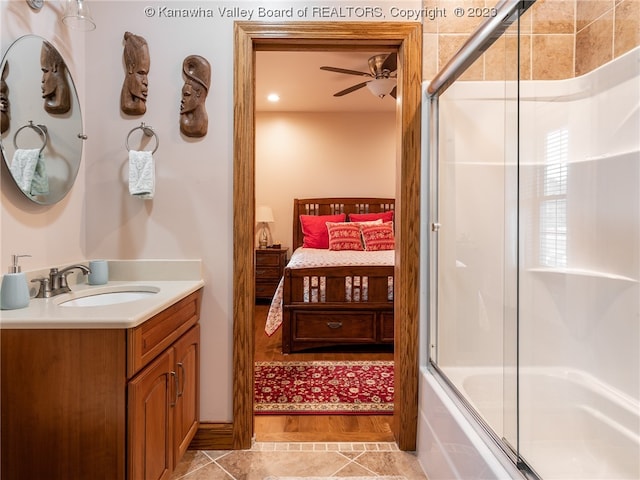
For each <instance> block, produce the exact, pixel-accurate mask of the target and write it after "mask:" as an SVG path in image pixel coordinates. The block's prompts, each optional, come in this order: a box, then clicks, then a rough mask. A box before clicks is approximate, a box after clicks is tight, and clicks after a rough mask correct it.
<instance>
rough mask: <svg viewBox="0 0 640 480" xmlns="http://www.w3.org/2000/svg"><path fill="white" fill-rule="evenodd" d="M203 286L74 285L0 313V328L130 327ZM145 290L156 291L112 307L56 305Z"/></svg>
mask: <svg viewBox="0 0 640 480" xmlns="http://www.w3.org/2000/svg"><path fill="white" fill-rule="evenodd" d="M203 286H204V282H203V281H202V280H180V281H170V280H161V281H156V280H148V281H114V282H111V281H110V282H109V283H107V284H106V285H100V286H91V285H74V286H73V287H72V292H71V293H65V294H62V295H58V296H55V297H52V298H32V299H31V302H30V303H29V306H28V307H27V308H21V309H18V310H1V311H0V326H1V328H3V329H63V328H81V329H85V328H91V329H95V328H133V327H136V326H138V325H140V324H141V323H143V322H145V321H146V320H148V319H149V318H151V317H152V316H154V315H155V314H157V313H160V312H161V311H163V310H164V309H166V308H167V307H170V306H171V305H173V304H174V303H176V302H177V301H179V300H181V299H183V298H184V297H186V296H188V295H189V294H191V293H193V292H195V291H197V290H198V289H200V288H202V287H203ZM145 287H152V288H154V287H155V289H158V292H157V293H155V294H153V295H149V296H148V297H145V298H141V299H138V300H134V301H130V302H123V303H116V304H113V305H101V306H87V307H63V306H60V305H59V304H60V303H62V302H65V301H67V300H71V299H73V298H77V297H81V296H85V295H87V294H93V293H96V294H97V293H101V292H105V293H106V292H112V291H118V290H119V291H123V290H124V291H126V290H129V289H131V290H138V289H144V288H145ZM89 292H91V293H89Z"/></svg>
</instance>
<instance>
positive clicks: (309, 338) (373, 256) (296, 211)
mask: <svg viewBox="0 0 640 480" xmlns="http://www.w3.org/2000/svg"><path fill="white" fill-rule="evenodd" d="M394 209H395V201H394V200H393V199H390V198H306V199H295V200H294V204H293V243H292V245H293V248H292V250H293V254H292V256H291V259H290V261H289V263H288V264H287V266H286V267H285V269H284V275H283V278H282V279H281V281H280V284H279V285H278V288H277V290H276V294H275V295H274V298H273V301H272V303H271V306H270V309H269V314H268V317H267V324H266V327H265V332H266V333H267V334H268V335H271V334H273V333H274V332H275V331H276V330H277V329H278V328H282V351H283V353H293V352H299V351H303V350H308V349H311V348H319V347H336V346H340V347H344V348H346V349H348V348H349V347H350V346H358V348H361V347H362V346H379V345H388V346H392V345H393V338H394V327H393V322H394V318H393V275H394V254H395V253H394V248H393V247H392V243H391V248H389V246H390V245H386V246H382V247H381V248H380V249H377V248H376V249H374V250H375V251H368V250H366V249H364V250H363V251H349V249H345V250H342V249H340V251H334V248H333V246H334V245H332V248H331V249H329V248H309V246H308V240H309V229H308V223H307V222H309V221H316V220H317V221H318V222H317V223H322V225H323V226H324V225H326V223H325V222H324V219H327V218H328V219H331V217H327V216H340V215H343V216H344V217H345V220H348V219H351V218H357V217H359V219H360V220H361V222H356V223H355V225H357V224H358V223H361V224H362V225H364V226H363V227H362V228H363V230H361V233H363V232H365V230H364V229H367V230H380V229H381V228H382V227H379V226H378V225H381V224H384V225H385V226H386V227H387V228H391V229H392V228H393V222H392V221H391V222H388V221H386V220H388V219H389V218H392V216H393V212H394ZM385 212H386V213H385ZM383 214H384V215H383ZM379 216H384V217H385V221H384V222H382V220H379V219H378V220H376V221H375V222H369V221H367V220H368V219H369V218H371V217H379ZM389 216H390V217H389ZM303 222H304V223H305V225H307V229H306V230H305V231H304V232H303V230H304V226H305V225H303ZM362 222H364V223H362ZM370 223H373V224H374V226H373V227H371V226H369V224H370ZM389 224H390V227H389ZM329 225H331V226H336V227H338V226H342V225H344V223H343V222H339V221H336V222H335V224H331V223H330V224H329ZM346 227H350V225H347V226H346ZM325 228H326V227H325ZM351 228H354V227H351ZM392 232H393V230H392V231H391V238H390V240H389V238H387V240H388V241H391V242H393V233H392ZM305 233H306V235H307V240H305ZM333 238H335V236H334V237H333ZM359 238H365V237H359ZM305 242H307V243H305ZM367 245H368V244H367ZM312 247H317V246H316V245H312Z"/></svg>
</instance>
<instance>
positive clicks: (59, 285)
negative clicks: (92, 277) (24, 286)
mask: <svg viewBox="0 0 640 480" xmlns="http://www.w3.org/2000/svg"><path fill="white" fill-rule="evenodd" d="M76 269H77V270H80V271H82V273H84V274H85V275H88V274H89V273H91V269H89V267H87V266H85V265H82V264H80V263H79V264H76V265H70V266H68V267H65V268H63V269H62V270H58V269H57V268H52V269H50V270H49V278H46V277H45V278H34V279H33V280H31V281H32V282H40V290H38V294H37V295H36V298H50V297H55V296H56V295H60V294H61V293H68V292H70V291H71V288H69V284H68V282H67V275H69V274H70V273H71V271H72V270H76Z"/></svg>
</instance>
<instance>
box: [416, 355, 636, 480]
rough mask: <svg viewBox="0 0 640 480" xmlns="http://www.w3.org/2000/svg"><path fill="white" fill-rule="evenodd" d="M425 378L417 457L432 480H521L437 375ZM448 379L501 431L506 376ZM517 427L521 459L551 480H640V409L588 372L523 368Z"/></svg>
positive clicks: (468, 371) (465, 372) (453, 372)
mask: <svg viewBox="0 0 640 480" xmlns="http://www.w3.org/2000/svg"><path fill="white" fill-rule="evenodd" d="M421 373H422V375H421V377H422V378H421V382H420V383H421V384H420V393H421V409H420V410H421V411H420V421H421V423H422V426H421V428H420V431H421V435H419V437H418V438H419V440H418V443H419V445H418V455H419V458H420V461H421V464H422V466H423V468H424V469H425V472H426V473H427V476H428V477H429V479H430V480H438V479H441V480H452V479H461V480H472V479H480V478H482V479H506V478H515V479H517V478H523V475H522V474H521V473H520V472H518V471H517V470H515V468H514V467H513V463H512V462H510V461H509V458H508V457H507V455H506V453H505V452H503V451H502V450H501V449H500V448H498V447H496V446H495V443H494V442H493V441H492V440H491V438H490V437H489V436H488V435H487V434H486V433H485V432H484V430H483V429H482V428H481V427H480V426H479V425H477V424H476V425H474V423H475V422H474V419H473V416H472V415H469V414H466V413H465V412H464V410H463V409H462V407H461V404H460V402H458V401H457V399H456V395H455V393H453V392H452V391H451V389H449V388H448V386H447V385H446V384H445V383H444V382H442V380H439V378H438V375H439V374H438V373H437V372H432V371H431V370H429V369H427V368H425V369H423V370H422V372H421ZM447 376H448V377H449V379H450V380H451V381H453V383H454V384H455V385H457V386H458V388H459V389H460V390H461V393H462V394H463V395H464V396H465V398H467V399H468V401H469V403H470V404H471V405H472V406H473V407H474V408H475V409H477V410H478V411H479V413H480V414H481V416H482V417H483V418H484V419H485V420H486V421H487V422H488V423H489V424H491V425H492V426H494V427H495V428H496V429H497V430H498V431H500V430H501V429H502V420H503V414H504V410H505V408H504V406H503V404H502V401H503V396H502V378H503V374H502V370H499V369H490V368H473V367H470V368H454V369H447ZM510 395H511V394H510V393H508V394H507V396H506V398H509V396H510ZM491 398H493V399H494V400H493V401H491ZM519 426H520V433H519V442H520V454H521V456H522V457H523V459H524V460H525V461H526V462H527V463H528V464H529V465H530V466H531V467H532V470H534V471H535V472H536V473H537V474H538V475H539V476H540V477H541V478H543V479H545V480H552V479H553V480H637V479H639V478H640V403H639V402H638V401H637V400H635V399H632V398H630V397H629V396H627V395H625V394H623V393H622V392H619V391H616V390H615V389H613V388H611V387H609V386H607V385H606V384H604V383H602V382H600V381H599V380H597V379H596V378H595V377H593V376H591V375H589V374H587V373H585V372H581V371H577V370H570V369H561V368H546V369H542V368H535V369H521V372H520V422H519Z"/></svg>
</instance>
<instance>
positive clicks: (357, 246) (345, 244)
mask: <svg viewBox="0 0 640 480" xmlns="http://www.w3.org/2000/svg"><path fill="white" fill-rule="evenodd" d="M327 231H328V232H329V250H364V248H363V247H362V234H361V233H360V224H359V223H354V222H340V223H334V222H327Z"/></svg>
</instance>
